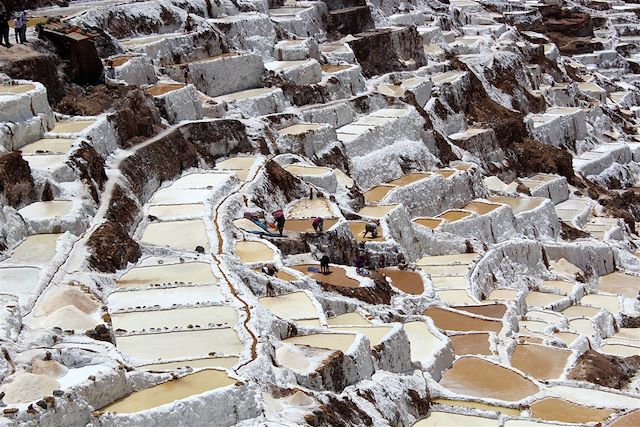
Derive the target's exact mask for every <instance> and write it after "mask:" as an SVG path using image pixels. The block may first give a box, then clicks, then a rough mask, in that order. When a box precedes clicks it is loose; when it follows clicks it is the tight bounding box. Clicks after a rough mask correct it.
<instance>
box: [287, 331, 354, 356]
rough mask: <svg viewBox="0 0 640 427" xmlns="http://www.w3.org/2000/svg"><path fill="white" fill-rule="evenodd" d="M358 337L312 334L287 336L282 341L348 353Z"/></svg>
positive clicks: (351, 335) (352, 335)
mask: <svg viewBox="0 0 640 427" xmlns="http://www.w3.org/2000/svg"><path fill="white" fill-rule="evenodd" d="M355 339H356V335H355V334H333V333H326V334H311V335H302V336H298V337H292V338H287V339H285V340H283V341H282V342H284V343H287V344H295V345H305V346H309V347H316V348H323V349H327V350H333V351H341V352H343V353H346V352H347V351H348V350H349V348H350V347H351V345H352V344H353V343H354V341H355Z"/></svg>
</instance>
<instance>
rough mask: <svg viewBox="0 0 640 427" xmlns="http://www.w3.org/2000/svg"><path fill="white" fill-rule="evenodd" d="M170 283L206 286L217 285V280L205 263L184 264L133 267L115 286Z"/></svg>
mask: <svg viewBox="0 0 640 427" xmlns="http://www.w3.org/2000/svg"><path fill="white" fill-rule="evenodd" d="M171 283H187V284H193V285H208V284H214V283H218V278H217V277H216V276H214V275H213V273H212V272H211V266H210V265H209V264H208V263H206V262H184V263H176V264H159V265H150V266H142V267H133V268H132V269H130V270H129V271H127V272H126V273H125V274H123V275H122V276H120V279H118V282H117V285H118V286H119V287H133V286H148V285H153V284H171Z"/></svg>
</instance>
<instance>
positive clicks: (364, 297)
mask: <svg viewBox="0 0 640 427" xmlns="http://www.w3.org/2000/svg"><path fill="white" fill-rule="evenodd" d="M370 278H371V279H373V282H374V286H363V287H359V288H347V287H345V286H335V285H330V284H328V283H322V282H320V285H322V288H323V289H325V290H327V291H333V292H336V293H339V294H340V295H344V296H346V297H349V298H355V299H358V300H360V301H363V302H365V303H367V304H391V299H392V298H393V297H394V296H395V295H396V293H395V292H394V291H393V289H391V286H389V283H388V282H387V279H386V278H385V276H384V275H382V274H380V273H376V272H374V271H372V272H371V276H370Z"/></svg>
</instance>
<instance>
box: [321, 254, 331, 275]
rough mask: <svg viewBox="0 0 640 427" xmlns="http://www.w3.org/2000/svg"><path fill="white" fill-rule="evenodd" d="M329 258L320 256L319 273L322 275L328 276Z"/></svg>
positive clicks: (329, 271)
mask: <svg viewBox="0 0 640 427" xmlns="http://www.w3.org/2000/svg"><path fill="white" fill-rule="evenodd" d="M329 261H330V260H329V256H328V255H322V258H320V273H322V274H330V273H331V270H329Z"/></svg>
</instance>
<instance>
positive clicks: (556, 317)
mask: <svg viewBox="0 0 640 427" xmlns="http://www.w3.org/2000/svg"><path fill="white" fill-rule="evenodd" d="M525 319H526V320H541V321H543V322H547V323H558V322H560V321H561V320H562V315H560V314H558V313H556V312H555V311H548V310H546V311H545V310H529V311H527V312H526V313H525Z"/></svg>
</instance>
